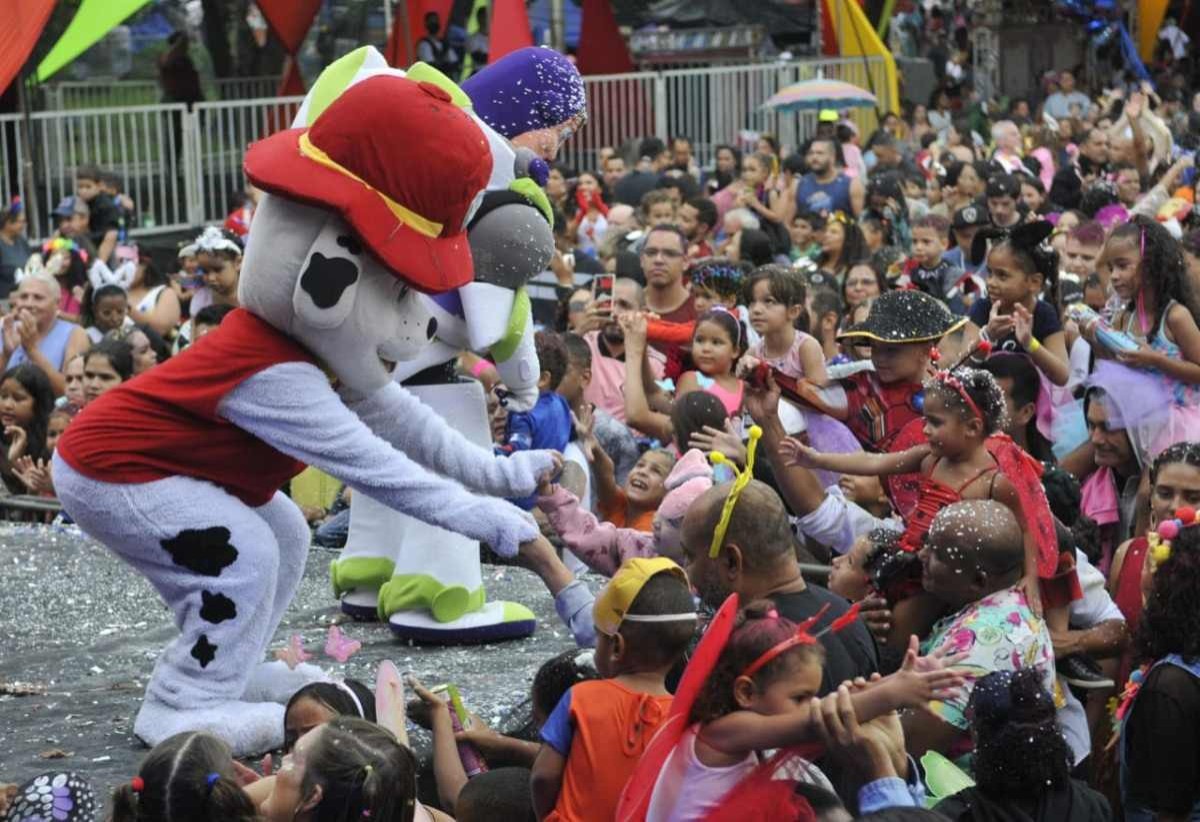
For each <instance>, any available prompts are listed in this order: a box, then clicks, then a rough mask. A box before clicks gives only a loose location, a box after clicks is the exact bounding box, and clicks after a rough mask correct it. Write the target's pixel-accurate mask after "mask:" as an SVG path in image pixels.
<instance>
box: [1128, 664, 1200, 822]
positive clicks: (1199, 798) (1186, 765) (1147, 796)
mask: <svg viewBox="0 0 1200 822" xmlns="http://www.w3.org/2000/svg"><path fill="white" fill-rule="evenodd" d="M1122 733H1124V734H1127V739H1126V740H1125V745H1126V748H1125V750H1126V753H1127V754H1128V762H1127V764H1128V768H1129V799H1130V800H1132V801H1133V802H1134V803H1136V804H1138V805H1141V806H1143V807H1146V808H1149V809H1150V810H1153V811H1159V812H1163V813H1175V814H1183V815H1185V816H1186V815H1187V814H1188V813H1190V812H1191V810H1192V808H1194V807H1195V806H1196V805H1197V803H1200V679H1197V678H1196V677H1194V676H1192V675H1191V674H1190V673H1188V672H1187V671H1185V670H1183V669H1182V668H1180V667H1179V666H1177V665H1171V664H1164V665H1159V666H1158V667H1156V668H1154V669H1153V670H1152V671H1150V674H1149V676H1147V677H1146V682H1145V684H1143V685H1142V688H1141V690H1140V691H1139V692H1138V695H1137V701H1136V702H1135V703H1134V707H1133V712H1132V713H1131V714H1130V715H1129V719H1128V721H1127V722H1126V723H1125V727H1124V729H1123V730H1122Z"/></svg>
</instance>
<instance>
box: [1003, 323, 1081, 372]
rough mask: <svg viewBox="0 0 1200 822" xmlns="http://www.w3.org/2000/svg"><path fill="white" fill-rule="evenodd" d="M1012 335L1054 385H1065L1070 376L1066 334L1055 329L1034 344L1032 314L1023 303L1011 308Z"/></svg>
mask: <svg viewBox="0 0 1200 822" xmlns="http://www.w3.org/2000/svg"><path fill="white" fill-rule="evenodd" d="M1012 317H1013V335H1014V336H1015V337H1016V338H1017V342H1019V343H1020V344H1021V347H1022V348H1024V349H1025V352H1026V353H1027V354H1029V358H1030V359H1032V360H1033V364H1034V365H1036V366H1037V367H1038V370H1039V371H1041V372H1042V373H1043V374H1045V375H1046V377H1047V378H1048V379H1049V380H1050V382H1052V383H1054V384H1055V385H1066V384H1067V380H1068V379H1069V378H1070V376H1071V363H1070V360H1069V358H1068V357H1067V335H1066V334H1064V333H1063V332H1062V331H1055V332H1054V333H1053V334H1051V335H1050V336H1048V337H1046V339H1044V340H1038V341H1037V344H1036V345H1035V344H1034V337H1033V314H1031V313H1030V312H1029V309H1028V308H1026V307H1025V306H1023V305H1020V304H1018V305H1016V306H1015V307H1014V308H1013V314H1012Z"/></svg>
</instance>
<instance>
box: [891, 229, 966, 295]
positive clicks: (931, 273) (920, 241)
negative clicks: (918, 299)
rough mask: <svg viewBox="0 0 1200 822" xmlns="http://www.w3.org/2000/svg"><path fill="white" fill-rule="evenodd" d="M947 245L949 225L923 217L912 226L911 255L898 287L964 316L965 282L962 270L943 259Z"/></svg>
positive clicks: (948, 241)
mask: <svg viewBox="0 0 1200 822" xmlns="http://www.w3.org/2000/svg"><path fill="white" fill-rule="evenodd" d="M949 243H950V223H949V221H948V220H946V218H945V217H940V216H938V215H936V214H927V215H926V216H924V217H922V218H921V219H919V220H917V221H916V222H914V223H913V226H912V255H911V256H910V257H909V258H908V262H907V263H906V264H905V266H904V274H903V275H902V276H901V278H900V279H901V283H900V287H902V288H915V289H917V290H918V291H924V292H925V293H926V294H929V295H930V296H933V297H936V298H937V299H939V300H941V301H942V302H944V303H945V304H946V305H947V306H948V307H949V308H950V310H951V311H953V312H954V313H955V314H964V313H966V305H967V299H968V292H971V291H972V290H973V288H972V287H969V281H967V280H964V278H963V270H962V269H961V268H959V267H958V266H955V265H954V264H952V263H950V262H948V261H947V260H946V259H945V258H944V257H943V255H944V254H945V253H946V248H947V246H948V245H949Z"/></svg>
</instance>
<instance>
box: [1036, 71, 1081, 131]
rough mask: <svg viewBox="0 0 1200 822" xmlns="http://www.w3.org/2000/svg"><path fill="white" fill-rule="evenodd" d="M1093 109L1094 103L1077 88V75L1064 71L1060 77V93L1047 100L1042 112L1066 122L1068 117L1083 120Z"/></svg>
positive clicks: (1057, 92) (1055, 93)
mask: <svg viewBox="0 0 1200 822" xmlns="http://www.w3.org/2000/svg"><path fill="white" fill-rule="evenodd" d="M1091 107H1092V101H1091V100H1089V99H1088V96H1087V95H1086V94H1084V93H1083V92H1082V91H1077V90H1076V88H1075V75H1074V74H1072V73H1071V72H1069V71H1064V72H1063V73H1062V74H1060V75H1058V91H1056V92H1054V93H1053V94H1051V95H1050V96H1049V97H1047V98H1046V102H1045V104H1044V105H1043V106H1042V110H1043V111H1045V112H1046V113H1047V114H1049V115H1050V116H1051V117H1053V118H1054V119H1055V120H1065V119H1066V118H1068V117H1079V118H1083V117H1086V116H1087V113H1088V111H1089V110H1090V109H1091Z"/></svg>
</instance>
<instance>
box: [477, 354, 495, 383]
mask: <svg viewBox="0 0 1200 822" xmlns="http://www.w3.org/2000/svg"><path fill="white" fill-rule="evenodd" d="M495 367H496V366H494V365H492V361H491V360H485V359H483V358H482V357H481V358H480V359H478V360H477V361H476V362H475V364H474V365H472V366H471V376H472V377H474V378H475V379H479V375H480V374H482V373H483V372H484V371H487V370H488V369H489V368H495Z"/></svg>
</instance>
